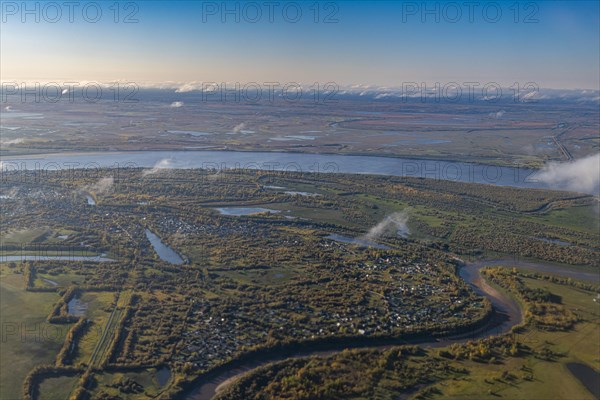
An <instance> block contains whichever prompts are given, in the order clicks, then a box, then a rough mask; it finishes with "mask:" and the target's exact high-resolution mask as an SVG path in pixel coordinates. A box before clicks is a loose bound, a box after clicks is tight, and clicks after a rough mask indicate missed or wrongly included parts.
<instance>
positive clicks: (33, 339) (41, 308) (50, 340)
mask: <svg viewBox="0 0 600 400" xmlns="http://www.w3.org/2000/svg"><path fill="white" fill-rule="evenodd" d="M24 288H25V286H24V283H23V276H22V275H20V274H14V273H12V271H10V270H9V269H8V268H7V267H5V266H3V267H2V275H0V321H1V326H2V346H1V351H0V353H1V354H0V369H1V373H0V398H2V399H3V400H12V399H17V398H19V399H20V398H21V393H22V386H23V380H24V379H25V376H26V375H27V373H28V372H29V371H30V370H31V369H32V368H33V367H35V366H36V365H39V364H48V363H50V364H52V363H53V362H54V358H55V356H56V354H57V353H58V351H59V350H60V348H61V346H62V343H63V341H64V338H65V336H66V333H67V331H68V330H69V329H70V326H71V325H51V324H48V323H46V316H47V315H48V314H49V313H50V311H51V310H52V307H53V305H54V303H55V302H56V301H57V300H58V299H59V297H58V294H56V293H32V292H27V291H25V290H24ZM13 329H14V330H13Z"/></svg>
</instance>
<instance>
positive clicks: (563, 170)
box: [536, 153, 600, 195]
mask: <svg viewBox="0 0 600 400" xmlns="http://www.w3.org/2000/svg"><path fill="white" fill-rule="evenodd" d="M536 178H537V179H538V180H541V181H542V182H545V183H547V184H548V185H549V186H550V187H551V188H553V189H566V190H572V191H575V192H583V193H589V194H595V195H599V194H600V193H599V192H600V153H598V154H594V155H591V156H588V157H585V158H582V159H579V160H577V161H574V162H570V163H549V164H548V165H546V166H545V167H544V168H543V169H542V170H541V171H540V172H539V173H538V174H537V175H536Z"/></svg>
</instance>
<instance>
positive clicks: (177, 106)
mask: <svg viewBox="0 0 600 400" xmlns="http://www.w3.org/2000/svg"><path fill="white" fill-rule="evenodd" d="M171 107H172V108H179V107H183V101H174V102H172V103H171Z"/></svg>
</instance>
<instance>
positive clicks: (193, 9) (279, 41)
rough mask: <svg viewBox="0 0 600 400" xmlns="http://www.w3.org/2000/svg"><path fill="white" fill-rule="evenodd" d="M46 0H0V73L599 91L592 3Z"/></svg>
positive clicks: (46, 77)
mask: <svg viewBox="0 0 600 400" xmlns="http://www.w3.org/2000/svg"><path fill="white" fill-rule="evenodd" d="M52 3H53V2H47V1H42V2H29V3H21V2H7V1H3V2H2V24H1V28H0V29H1V35H0V46H1V48H2V52H3V57H2V59H1V60H0V79H1V80H2V81H13V80H14V81H61V82H65V81H131V82H136V83H137V84H138V85H139V86H144V85H148V86H157V85H164V84H168V83H169V82H177V83H181V84H185V83H188V82H212V81H216V82H242V83H244V82H301V83H302V82H305V83H309V82H320V83H325V82H336V83H337V84H339V85H374V86H386V87H398V86H401V85H402V84H403V83H404V82H427V83H428V84H433V83H435V82H441V83H442V84H444V83H447V82H459V83H463V82H479V83H487V82H497V83H499V84H501V85H502V86H505V87H509V86H511V85H512V84H513V83H515V82H518V83H520V84H521V85H522V84H525V83H526V82H535V83H536V84H537V85H538V86H539V87H540V88H555V89H592V90H598V88H599V87H600V77H598V74H597V71H598V69H599V68H600V50H598V49H600V39H599V37H600V34H599V32H598V26H599V18H600V17H599V14H600V8H599V5H598V2H593V1H590V2H585V1H584V2H567V1H557V2H538V3H519V4H518V7H515V6H514V5H511V4H509V3H502V2H501V3H493V4H496V5H495V6H493V7H490V6H489V4H491V3H489V2H488V3H485V2H484V3H478V2H476V3H477V5H474V6H473V7H472V8H469V7H468V6H465V5H464V4H463V3H456V2H444V1H442V2H426V3H422V2H368V4H367V3H366V2H345V1H341V2H321V3H318V7H315V5H314V4H312V3H310V4H309V3H302V2H300V3H293V2H280V3H278V4H279V6H273V7H272V8H269V6H268V5H266V4H268V3H261V2H256V3H251V4H255V6H251V7H249V6H248V4H250V3H243V2H226V3H222V2H194V3H189V2H185V1H183V2H181V1H179V2H177V1H176V2H165V1H153V2H150V1H140V2H131V3H120V7H118V9H117V8H115V7H114V6H111V5H110V4H108V3H101V6H100V8H99V9H96V8H94V7H90V6H89V3H85V2H84V3H78V4H79V6H78V7H75V8H73V9H72V10H70V9H67V8H65V7H64V6H60V4H61V3H54V4H59V6H60V7H59V8H58V9H57V8H56V7H53V6H52V5H51V4H52ZM25 4H27V5H25ZM315 4H316V3H315ZM128 5H129V6H128ZM111 7H112V8H111ZM84 10H85V12H84ZM254 21H256V22H254ZM24 22H25V23H24ZM40 60H43V63H42V65H43V72H42V71H41V69H40V65H41V64H40Z"/></svg>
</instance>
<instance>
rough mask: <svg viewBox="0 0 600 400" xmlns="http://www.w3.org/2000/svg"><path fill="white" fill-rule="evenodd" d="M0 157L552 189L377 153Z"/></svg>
mask: <svg viewBox="0 0 600 400" xmlns="http://www.w3.org/2000/svg"><path fill="white" fill-rule="evenodd" d="M0 160H1V163H0V165H1V170H2V173H5V172H9V171H23V170H34V171H35V170H38V171H46V170H64V171H69V170H72V169H82V168H88V169H96V168H108V167H113V168H128V167H140V168H151V169H153V171H159V169H160V168H206V169H215V170H217V171H220V170H224V169H240V168H241V169H260V170H274V171H298V172H321V173H350V174H375V175H391V176H412V177H421V178H433V179H441V180H450V181H460V182H473V183H488V184H494V185H499V186H513V187H520V188H550V186H549V185H548V184H546V183H545V182H542V181H540V180H538V179H536V175H537V172H538V171H537V170H532V169H527V168H519V167H498V166H492V165H483V164H473V163H464V162H452V161H436V160H427V159H416V158H415V159H409V158H392V157H378V156H350V155H334V154H306V153H288V152H254V151H248V152H240V151H137V152H114V151H113V152H92V153H57V154H44V155H28V156H5V157H2V158H0ZM552 188H553V189H561V188H557V187H552Z"/></svg>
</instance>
